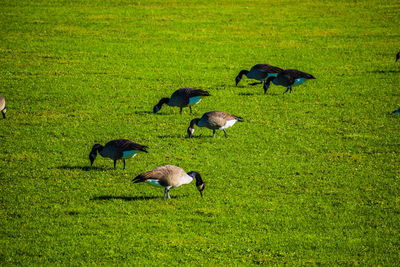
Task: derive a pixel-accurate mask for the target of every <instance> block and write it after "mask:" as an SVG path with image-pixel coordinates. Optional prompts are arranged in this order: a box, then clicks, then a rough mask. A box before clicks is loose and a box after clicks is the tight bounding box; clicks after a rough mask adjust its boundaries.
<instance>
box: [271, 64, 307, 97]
mask: <svg viewBox="0 0 400 267" xmlns="http://www.w3.org/2000/svg"><path fill="white" fill-rule="evenodd" d="M309 79H315V77H314V76H312V75H311V74H308V73H305V72H302V71H299V70H290V69H288V70H284V71H281V72H279V73H278V75H277V76H276V77H269V78H268V79H266V80H265V81H264V94H265V93H267V90H268V88H269V84H270V82H272V83H273V84H275V85H282V86H285V87H286V91H285V92H284V93H283V94H285V93H286V92H287V91H289V90H290V93H291V92H292V86H297V85H300V84H303V83H304V82H305V81H306V80H309Z"/></svg>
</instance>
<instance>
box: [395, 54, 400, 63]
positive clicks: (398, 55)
mask: <svg viewBox="0 0 400 267" xmlns="http://www.w3.org/2000/svg"><path fill="white" fill-rule="evenodd" d="M399 59H400V52H399V53H397V55H396V62H397V60H399Z"/></svg>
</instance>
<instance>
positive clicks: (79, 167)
mask: <svg viewBox="0 0 400 267" xmlns="http://www.w3.org/2000/svg"><path fill="white" fill-rule="evenodd" d="M57 169H59V170H82V171H106V170H109V169H104V168H103V167H96V166H69V165H62V166H59V167H57Z"/></svg>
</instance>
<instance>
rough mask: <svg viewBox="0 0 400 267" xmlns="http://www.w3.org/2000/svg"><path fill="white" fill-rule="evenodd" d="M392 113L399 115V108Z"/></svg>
mask: <svg viewBox="0 0 400 267" xmlns="http://www.w3.org/2000/svg"><path fill="white" fill-rule="evenodd" d="M392 113H400V108H398V109H396V110H395V111H393V112H392Z"/></svg>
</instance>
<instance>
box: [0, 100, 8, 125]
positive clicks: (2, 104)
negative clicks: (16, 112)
mask: <svg viewBox="0 0 400 267" xmlns="http://www.w3.org/2000/svg"><path fill="white" fill-rule="evenodd" d="M0 111H1V114H3V119H5V118H6V112H7V109H6V99H5V98H4V96H2V95H0Z"/></svg>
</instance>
